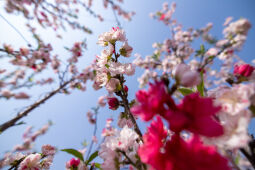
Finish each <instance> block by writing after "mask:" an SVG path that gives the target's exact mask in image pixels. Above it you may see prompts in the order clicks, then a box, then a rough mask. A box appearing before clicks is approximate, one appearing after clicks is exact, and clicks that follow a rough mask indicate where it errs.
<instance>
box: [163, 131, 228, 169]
mask: <svg viewBox="0 0 255 170" xmlns="http://www.w3.org/2000/svg"><path fill="white" fill-rule="evenodd" d="M165 150H166V154H165V155H166V157H167V158H168V159H167V161H169V162H171V163H172V165H173V168H172V169H168V170H190V169H194V170H230V168H229V167H228V161H227V159H226V158H224V157H222V156H221V155H220V154H219V153H218V152H217V151H216V149H215V147H213V146H204V145H203V144H202V142H201V141H200V139H199V137H198V136H194V137H192V138H191V139H190V140H188V141H184V140H183V139H182V138H181V137H180V136H179V135H174V136H172V137H171V141H168V142H167V144H166V148H165Z"/></svg>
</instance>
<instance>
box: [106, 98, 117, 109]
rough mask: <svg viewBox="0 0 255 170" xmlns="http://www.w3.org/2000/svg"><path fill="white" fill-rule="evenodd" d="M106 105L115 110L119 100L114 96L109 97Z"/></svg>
mask: <svg viewBox="0 0 255 170" xmlns="http://www.w3.org/2000/svg"><path fill="white" fill-rule="evenodd" d="M108 105H109V109H111V110H117V109H118V107H119V100H118V99H117V98H116V97H109V98H108Z"/></svg>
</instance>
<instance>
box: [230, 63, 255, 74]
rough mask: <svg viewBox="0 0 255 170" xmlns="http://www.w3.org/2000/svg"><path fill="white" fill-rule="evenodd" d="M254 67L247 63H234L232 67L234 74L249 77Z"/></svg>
mask: <svg viewBox="0 0 255 170" xmlns="http://www.w3.org/2000/svg"><path fill="white" fill-rule="evenodd" d="M254 69H255V68H254V67H253V66H251V65H249V64H241V65H236V66H235V68H234V74H235V75H242V76H244V77H250V76H251V74H252V72H253V71H254Z"/></svg>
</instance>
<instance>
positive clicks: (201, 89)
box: [197, 71, 204, 96]
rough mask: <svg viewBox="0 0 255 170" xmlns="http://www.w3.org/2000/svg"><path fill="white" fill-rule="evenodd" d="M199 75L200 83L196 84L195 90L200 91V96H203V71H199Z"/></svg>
mask: <svg viewBox="0 0 255 170" xmlns="http://www.w3.org/2000/svg"><path fill="white" fill-rule="evenodd" d="M200 76H201V83H200V84H199V85H197V91H198V92H199V93H200V95H201V96H204V76H203V71H201V72H200Z"/></svg>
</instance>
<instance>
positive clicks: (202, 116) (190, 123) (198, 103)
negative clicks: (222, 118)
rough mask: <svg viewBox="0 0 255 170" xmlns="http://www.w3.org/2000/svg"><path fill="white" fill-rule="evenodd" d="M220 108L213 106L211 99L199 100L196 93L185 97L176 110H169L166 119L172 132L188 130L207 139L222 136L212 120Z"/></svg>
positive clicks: (220, 130) (221, 130) (218, 125)
mask: <svg viewBox="0 0 255 170" xmlns="http://www.w3.org/2000/svg"><path fill="white" fill-rule="evenodd" d="M220 109H221V107H217V106H214V105H213V100H212V99H211V98H201V97H200V96H199V94H198V93H192V94H190V95H187V96H185V98H184V99H183V100H182V102H181V103H180V104H179V105H178V106H177V109H170V110H168V112H167V114H166V119H167V121H168V122H169V124H170V129H171V130H172V131H174V132H180V131H182V130H188V131H190V132H193V133H195V134H200V135H204V136H208V137H215V136H220V135H222V134H223V127H222V126H221V125H220V123H219V122H217V121H216V120H215V119H214V116H215V115H216V114H217V112H218V111H220Z"/></svg>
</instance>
